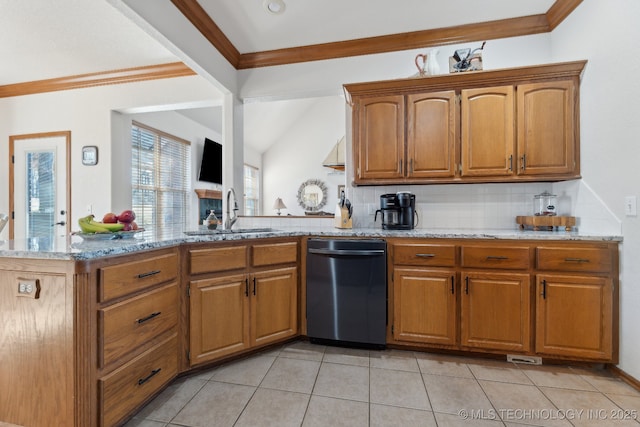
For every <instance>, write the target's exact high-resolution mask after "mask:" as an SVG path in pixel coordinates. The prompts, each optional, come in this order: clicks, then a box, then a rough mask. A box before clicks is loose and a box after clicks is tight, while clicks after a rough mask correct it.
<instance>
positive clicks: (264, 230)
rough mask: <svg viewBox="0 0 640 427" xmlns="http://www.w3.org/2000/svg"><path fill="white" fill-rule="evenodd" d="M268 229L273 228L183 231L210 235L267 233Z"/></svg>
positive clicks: (191, 233)
mask: <svg viewBox="0 0 640 427" xmlns="http://www.w3.org/2000/svg"><path fill="white" fill-rule="evenodd" d="M270 231H275V230H274V229H273V228H270V227H263V228H232V229H231V230H222V229H215V230H208V229H206V228H205V229H201V230H193V231H185V232H184V234H186V235H187V236H208V235H212V234H250V233H268V232H270Z"/></svg>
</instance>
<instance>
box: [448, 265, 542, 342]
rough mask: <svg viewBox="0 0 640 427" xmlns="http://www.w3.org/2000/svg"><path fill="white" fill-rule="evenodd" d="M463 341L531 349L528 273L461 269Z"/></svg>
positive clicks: (461, 329)
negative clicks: (483, 271) (481, 271)
mask: <svg viewBox="0 0 640 427" xmlns="http://www.w3.org/2000/svg"><path fill="white" fill-rule="evenodd" d="M462 278H463V279H462V280H463V283H462V285H463V287H464V289H463V291H462V292H461V300H462V303H461V324H460V341H461V344H462V345H463V346H466V347H478V348H487V349H497V350H507V351H521V352H526V351H529V349H530V347H531V346H530V337H531V335H530V319H531V315H530V312H531V309H530V306H531V298H530V290H531V284H530V278H529V275H528V274H516V273H479V272H467V271H463V272H462Z"/></svg>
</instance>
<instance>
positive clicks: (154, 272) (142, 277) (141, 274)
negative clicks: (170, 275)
mask: <svg viewBox="0 0 640 427" xmlns="http://www.w3.org/2000/svg"><path fill="white" fill-rule="evenodd" d="M156 274H160V270H153V271H148V272H146V273H140V274H138V279H144V278H145V277H149V276H155V275H156Z"/></svg>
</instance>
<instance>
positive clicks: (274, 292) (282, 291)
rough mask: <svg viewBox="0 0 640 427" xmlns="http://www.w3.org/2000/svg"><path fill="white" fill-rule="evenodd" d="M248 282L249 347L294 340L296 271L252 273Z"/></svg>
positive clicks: (281, 270)
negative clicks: (288, 338)
mask: <svg viewBox="0 0 640 427" xmlns="http://www.w3.org/2000/svg"><path fill="white" fill-rule="evenodd" d="M251 282H252V283H251V284H252V286H253V288H252V291H251V293H252V295H251V344H252V345H253V346H257V345H264V344H268V343H270V342H274V341H278V340H280V339H284V338H287V337H291V336H294V335H295V334H296V333H297V332H298V292H297V288H298V286H297V285H298V269H297V268H296V267H290V268H282V269H278V270H269V271H265V272H261V273H255V274H253V277H252V278H251Z"/></svg>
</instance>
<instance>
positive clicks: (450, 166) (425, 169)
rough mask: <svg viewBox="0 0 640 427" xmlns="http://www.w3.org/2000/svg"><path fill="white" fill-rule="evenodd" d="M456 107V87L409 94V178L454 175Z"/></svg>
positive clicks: (456, 135)
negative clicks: (441, 90)
mask: <svg viewBox="0 0 640 427" xmlns="http://www.w3.org/2000/svg"><path fill="white" fill-rule="evenodd" d="M457 108H458V103H457V100H456V93H455V91H453V90H449V91H443V92H430V93H421V94H411V95H408V96H407V160H408V162H409V164H408V165H407V173H406V176H407V177H408V178H434V177H454V176H455V162H456V155H455V147H456V142H457V140H458V119H457V117H458V112H457Z"/></svg>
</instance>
